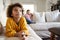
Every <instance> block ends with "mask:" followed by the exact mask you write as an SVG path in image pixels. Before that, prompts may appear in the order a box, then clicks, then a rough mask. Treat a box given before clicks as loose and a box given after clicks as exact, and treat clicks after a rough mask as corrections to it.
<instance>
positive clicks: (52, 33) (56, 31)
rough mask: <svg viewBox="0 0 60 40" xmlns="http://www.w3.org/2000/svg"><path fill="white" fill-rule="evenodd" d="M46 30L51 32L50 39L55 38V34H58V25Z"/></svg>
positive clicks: (59, 28)
mask: <svg viewBox="0 0 60 40" xmlns="http://www.w3.org/2000/svg"><path fill="white" fill-rule="evenodd" d="M48 30H49V31H50V32H51V35H50V40H55V35H57V36H60V27H53V28H49V29H48Z"/></svg>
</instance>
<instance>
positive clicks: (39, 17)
mask: <svg viewBox="0 0 60 40" xmlns="http://www.w3.org/2000/svg"><path fill="white" fill-rule="evenodd" d="M33 21H34V22H36V23H33V24H30V26H31V28H32V29H33V30H34V31H35V32H36V34H38V35H39V36H40V37H41V38H48V37H50V32H49V31H48V29H49V28H52V27H60V12H59V10H55V11H52V12H35V13H34V14H33Z"/></svg>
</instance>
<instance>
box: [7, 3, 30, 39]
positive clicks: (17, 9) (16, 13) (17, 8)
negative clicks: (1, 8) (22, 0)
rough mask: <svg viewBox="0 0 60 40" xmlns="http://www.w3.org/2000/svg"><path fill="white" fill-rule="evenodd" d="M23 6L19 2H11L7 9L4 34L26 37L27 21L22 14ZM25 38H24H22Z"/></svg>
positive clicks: (27, 33)
mask: <svg viewBox="0 0 60 40" xmlns="http://www.w3.org/2000/svg"><path fill="white" fill-rule="evenodd" d="M22 13H23V8H22V5H21V4H19V3H15V4H11V5H10V6H9V7H8V10H7V17H8V18H7V22H6V36H7V37H15V36H17V37H23V35H25V37H27V36H28V35H29V32H28V29H27V23H26V20H25V18H24V17H23V16H22ZM24 39H25V38H24Z"/></svg>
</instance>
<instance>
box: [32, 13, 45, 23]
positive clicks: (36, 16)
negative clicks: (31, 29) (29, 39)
mask: <svg viewBox="0 0 60 40" xmlns="http://www.w3.org/2000/svg"><path fill="white" fill-rule="evenodd" d="M33 21H35V22H37V23H40V22H45V15H44V14H43V13H41V12H40V13H38V12H35V13H34V14H33Z"/></svg>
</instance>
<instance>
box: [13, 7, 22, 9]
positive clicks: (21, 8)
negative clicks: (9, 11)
mask: <svg viewBox="0 0 60 40" xmlns="http://www.w3.org/2000/svg"><path fill="white" fill-rule="evenodd" d="M13 9H22V8H20V7H14V8H13Z"/></svg>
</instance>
